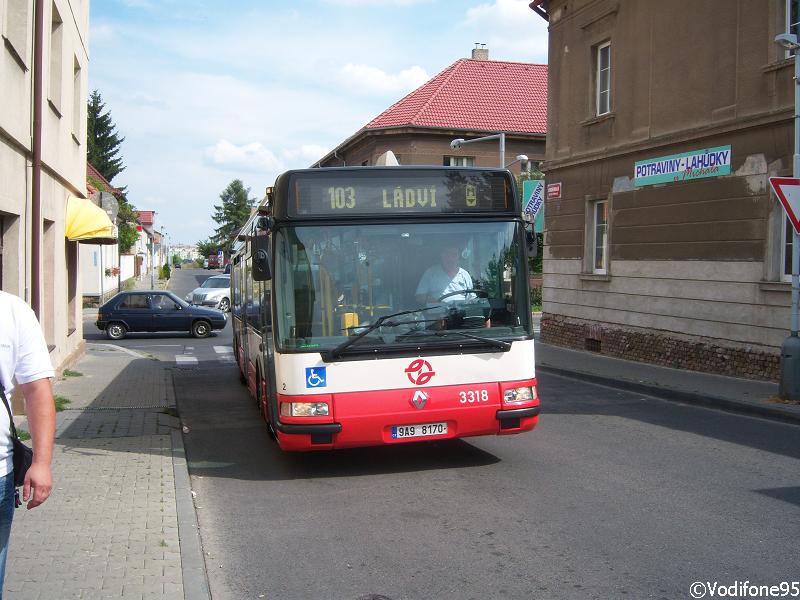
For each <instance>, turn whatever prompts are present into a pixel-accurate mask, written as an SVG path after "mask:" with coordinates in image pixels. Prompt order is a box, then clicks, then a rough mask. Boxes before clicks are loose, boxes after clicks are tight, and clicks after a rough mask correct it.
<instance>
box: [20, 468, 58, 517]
mask: <svg viewBox="0 0 800 600" xmlns="http://www.w3.org/2000/svg"><path fill="white" fill-rule="evenodd" d="M52 490H53V473H52V471H51V470H50V465H49V464H47V465H46V464H42V463H38V464H37V463H35V462H34V463H33V464H32V465H31V468H30V469H28V472H27V473H25V483H24V485H23V486H22V501H23V502H27V503H28V504H27V505H26V508H27V509H28V510H30V509H32V508H36V507H37V506H39V505H40V504H41V503H42V502H44V501H45V500H47V498H48V497H49V496H50V492H51V491H52Z"/></svg>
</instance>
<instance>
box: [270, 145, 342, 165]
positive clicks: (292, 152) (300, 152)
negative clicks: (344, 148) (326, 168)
mask: <svg viewBox="0 0 800 600" xmlns="http://www.w3.org/2000/svg"><path fill="white" fill-rule="evenodd" d="M330 151H331V148H327V147H325V146H318V145H316V144H304V145H302V146H300V147H299V148H287V149H285V150H283V151H282V152H281V156H283V158H284V159H285V160H286V161H287V162H289V163H295V164H297V163H301V164H304V165H310V164H311V163H313V162H315V161H317V160H319V159H320V158H322V157H323V156H325V155H326V154H327V153H328V152H330Z"/></svg>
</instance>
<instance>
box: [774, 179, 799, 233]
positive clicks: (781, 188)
mask: <svg viewBox="0 0 800 600" xmlns="http://www.w3.org/2000/svg"><path fill="white" fill-rule="evenodd" d="M769 184H770V185H771V186H772V189H773V190H774V191H775V195H776V196H778V200H780V201H781V204H782V205H783V210H785V211H786V216H787V217H789V220H790V221H791V222H792V227H794V230H795V233H797V234H800V221H798V219H797V217H798V216H800V179H797V178H794V177H770V178H769Z"/></svg>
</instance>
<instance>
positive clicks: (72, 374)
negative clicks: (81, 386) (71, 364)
mask: <svg viewBox="0 0 800 600" xmlns="http://www.w3.org/2000/svg"><path fill="white" fill-rule="evenodd" d="M61 376H62V377H83V373H81V372H80V371H73V370H72V369H64V371H62V373H61Z"/></svg>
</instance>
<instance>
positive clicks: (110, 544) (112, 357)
mask: <svg viewBox="0 0 800 600" xmlns="http://www.w3.org/2000/svg"><path fill="white" fill-rule="evenodd" d="M73 369H74V370H75V371H77V372H79V373H80V375H76V376H72V377H66V378H61V379H60V380H58V381H57V382H56V384H55V393H56V395H57V396H60V397H63V398H65V399H67V400H69V403H68V404H67V405H66V409H65V410H63V411H61V412H59V413H58V421H57V430H56V445H55V452H54V457H53V471H54V479H55V482H54V490H53V494H52V496H51V497H50V499H49V500H48V501H47V502H45V504H43V505H42V506H40V507H38V508H36V509H34V510H32V511H30V512H29V511H27V510H25V509H24V508H20V509H18V510H17V511H16V513H15V515H14V524H13V528H12V533H11V544H10V546H9V553H8V566H7V571H6V582H5V594H6V595H7V597H8V598H11V599H14V600H17V599H19V600H39V599H41V600H44V599H45V598H47V599H53V598H56V599H59V600H61V599H63V600H68V599H95V598H98V599H99V598H122V599H126V600H127V599H150V598H152V599H163V600H173V599H174V600H184V598H185V597H186V598H189V597H193V596H189V595H188V592H187V593H185V584H186V582H185V581H184V576H185V575H184V568H185V565H183V564H182V557H181V550H182V549H181V539H180V536H179V522H180V523H181V527H183V528H186V524H187V520H186V511H185V506H186V504H185V502H184V504H183V506H184V512H183V517H182V516H181V515H180V514H179V511H180V509H179V506H180V505H181V502H180V498H181V497H188V495H189V489H188V476H187V475H186V473H185V469H186V466H185V460H183V458H182V452H183V447H182V441H181V436H180V435H179V434H178V435H175V433H174V432H176V431H177V428H178V427H179V423H178V420H177V418H176V417H175V416H173V415H175V408H174V407H175V398H174V393H173V389H172V380H171V372H170V371H169V365H167V364H166V363H161V362H159V361H157V360H154V359H152V358H151V357H147V356H142V355H137V354H136V353H132V352H130V351H126V350H125V349H123V348H119V347H116V348H115V347H113V346H108V345H101V344H88V345H87V352H86V355H85V356H84V357H83V359H82V360H81V361H80V362H79V363H78V364H77V365H76V366H75V367H73ZM26 425H27V424H26V423H25V420H24V417H23V418H21V419H19V426H20V427H21V428H22V429H26ZM176 457H177V458H178V460H175V459H176ZM180 469H183V472H182V471H181V470H180ZM176 480H178V481H179V482H180V483H179V486H178V487H177V488H176ZM189 504H191V501H189ZM191 519H192V520H193V519H194V513H193V512H192V513H191ZM190 529H192V531H190V536H189V537H191V535H194V536H195V537H196V522H194V523H193V524H191V525H190ZM181 533H184V531H181ZM190 545H191V544H190ZM196 552H197V553H199V545H197V550H196ZM183 562H185V558H184V561H183ZM190 576H191V577H192V578H195V579H196V578H197V577H202V578H203V581H202V582H198V581H196V580H195V581H192V582H189V586H188V587H191V588H192V589H195V588H203V587H204V586H206V585H207V584H206V583H205V577H204V574H202V573H196V572H192V573H190ZM187 589H188V588H187Z"/></svg>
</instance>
